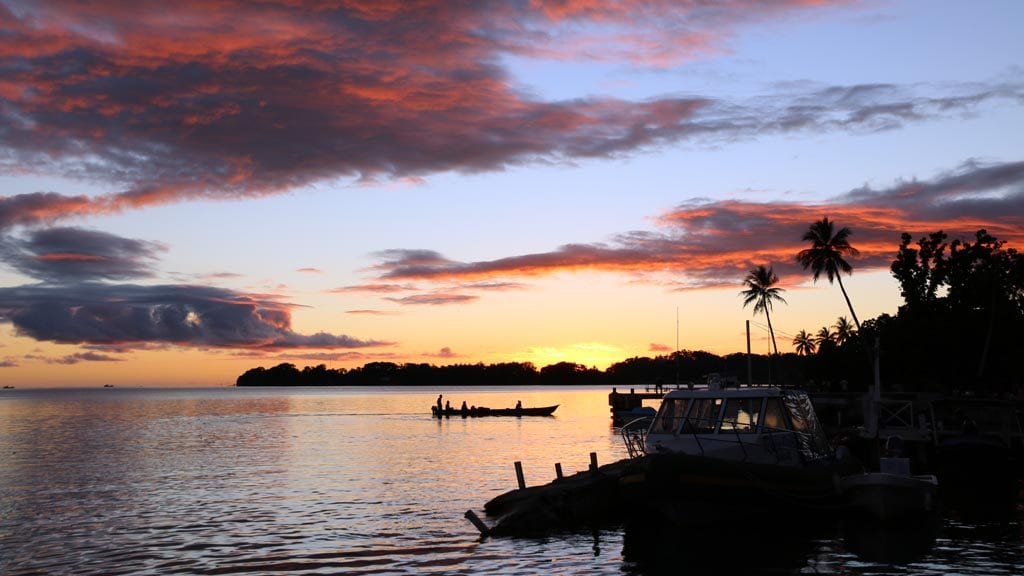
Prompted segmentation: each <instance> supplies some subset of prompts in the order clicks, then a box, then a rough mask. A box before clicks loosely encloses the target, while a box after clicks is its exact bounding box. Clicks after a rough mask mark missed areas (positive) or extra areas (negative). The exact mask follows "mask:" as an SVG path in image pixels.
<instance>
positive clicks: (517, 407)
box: [516, 400, 523, 416]
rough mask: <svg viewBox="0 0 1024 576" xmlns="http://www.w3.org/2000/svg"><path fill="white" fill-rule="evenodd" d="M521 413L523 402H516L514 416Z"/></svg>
mask: <svg viewBox="0 0 1024 576" xmlns="http://www.w3.org/2000/svg"><path fill="white" fill-rule="evenodd" d="M522 411H523V401H522V400H516V416H518V415H519V414H520V413H521V412H522Z"/></svg>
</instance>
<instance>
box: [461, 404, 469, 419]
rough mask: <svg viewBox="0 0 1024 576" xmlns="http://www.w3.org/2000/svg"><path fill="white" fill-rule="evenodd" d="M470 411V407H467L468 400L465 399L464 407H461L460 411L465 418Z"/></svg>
mask: <svg viewBox="0 0 1024 576" xmlns="http://www.w3.org/2000/svg"><path fill="white" fill-rule="evenodd" d="M468 411H469V409H468V408H466V401H465V400H463V401H462V407H461V408H459V412H461V413H462V417H463V418H465V417H466V413H467V412H468Z"/></svg>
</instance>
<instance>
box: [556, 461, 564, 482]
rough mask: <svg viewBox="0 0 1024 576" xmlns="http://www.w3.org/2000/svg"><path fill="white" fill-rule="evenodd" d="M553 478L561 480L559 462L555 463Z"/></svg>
mask: <svg viewBox="0 0 1024 576" xmlns="http://www.w3.org/2000/svg"><path fill="white" fill-rule="evenodd" d="M555 477H556V478H558V479H559V480H561V479H562V478H563V476H562V463H561V462H555Z"/></svg>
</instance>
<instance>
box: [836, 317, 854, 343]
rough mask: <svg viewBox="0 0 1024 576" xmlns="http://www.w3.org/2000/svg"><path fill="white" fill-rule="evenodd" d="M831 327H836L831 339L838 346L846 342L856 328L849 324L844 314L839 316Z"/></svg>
mask: <svg viewBox="0 0 1024 576" xmlns="http://www.w3.org/2000/svg"><path fill="white" fill-rule="evenodd" d="M832 327H833V328H835V329H836V331H835V333H834V338H833V340H834V341H835V343H836V344H838V345H840V346H842V345H843V344H846V343H847V342H848V341H849V340H850V338H852V337H853V335H854V333H855V330H856V328H854V327H853V324H850V321H849V320H847V319H846V316H840V317H839V319H838V320H836V323H835V324H833V325H832Z"/></svg>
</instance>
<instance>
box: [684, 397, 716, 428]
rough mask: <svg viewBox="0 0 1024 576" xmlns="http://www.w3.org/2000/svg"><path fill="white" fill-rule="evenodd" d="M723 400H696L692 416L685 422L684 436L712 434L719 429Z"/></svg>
mask: <svg viewBox="0 0 1024 576" xmlns="http://www.w3.org/2000/svg"><path fill="white" fill-rule="evenodd" d="M721 405H722V399H721V398H695V399H694V400H693V407H692V408H690V415H689V416H687V418H686V421H685V422H683V430H682V432H683V433H684V434H711V433H713V432H714V431H715V428H717V427H718V408H719V407H720V406H721Z"/></svg>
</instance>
